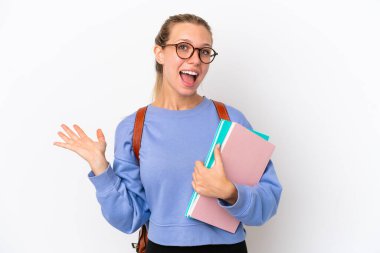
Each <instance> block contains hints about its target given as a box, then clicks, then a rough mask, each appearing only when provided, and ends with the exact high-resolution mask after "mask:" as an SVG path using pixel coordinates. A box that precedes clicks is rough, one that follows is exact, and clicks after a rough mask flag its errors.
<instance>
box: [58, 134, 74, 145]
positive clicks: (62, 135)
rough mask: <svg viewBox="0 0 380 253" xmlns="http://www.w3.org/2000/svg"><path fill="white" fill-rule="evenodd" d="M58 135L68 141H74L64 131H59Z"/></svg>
mask: <svg viewBox="0 0 380 253" xmlns="http://www.w3.org/2000/svg"><path fill="white" fill-rule="evenodd" d="M58 135H59V137H61V138H62V140H64V141H65V142H66V143H72V142H73V140H72V139H70V138H69V137H67V136H66V135H65V134H64V133H62V132H58Z"/></svg>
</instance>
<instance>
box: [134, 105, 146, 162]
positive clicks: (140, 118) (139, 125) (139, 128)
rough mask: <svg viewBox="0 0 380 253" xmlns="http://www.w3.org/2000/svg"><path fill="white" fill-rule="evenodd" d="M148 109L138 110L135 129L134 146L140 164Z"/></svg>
mask: <svg viewBox="0 0 380 253" xmlns="http://www.w3.org/2000/svg"><path fill="white" fill-rule="evenodd" d="M147 108H148V106H144V107H141V108H140V109H138V110H137V113H136V119H135V125H134V128H133V137H132V146H133V152H134V153H135V156H136V158H137V161H138V162H140V146H141V137H142V132H143V128H144V121H145V114H146V109H147Z"/></svg>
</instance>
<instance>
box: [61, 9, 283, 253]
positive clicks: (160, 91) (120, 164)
mask: <svg viewBox="0 0 380 253" xmlns="http://www.w3.org/2000/svg"><path fill="white" fill-rule="evenodd" d="M212 44H213V41H212V33H211V29H210V27H209V25H208V24H207V22H206V21H205V20H203V19H202V18H200V17H197V16H195V15H191V14H182V15H175V16H171V17H169V19H167V20H166V21H165V23H164V24H163V25H162V27H161V30H160V31H159V33H158V35H157V37H156V39H155V46H154V54H155V58H156V72H157V80H156V86H155V89H154V91H155V93H154V95H155V96H154V101H153V102H152V103H151V104H149V105H148V108H147V111H146V116H145V123H144V128H143V137H142V141H141V149H140V152H139V156H140V162H138V161H137V159H136V157H135V154H134V153H133V150H132V133H133V127H134V121H135V117H136V112H134V113H132V114H131V115H129V116H127V117H125V118H124V119H123V120H122V121H121V122H120V123H119V124H118V126H117V128H116V133H115V149H114V151H115V157H114V161H113V165H112V166H111V164H109V163H108V162H107V160H106V158H105V149H106V141H105V137H104V135H103V133H102V131H101V130H100V129H98V131H97V138H98V141H97V142H96V141H93V140H91V139H90V138H89V137H88V136H87V135H86V134H85V132H84V131H83V130H82V129H81V128H80V127H79V126H78V125H74V126H73V128H74V130H75V131H76V132H74V131H73V130H71V129H70V128H69V127H67V126H66V125H64V124H62V128H63V129H64V130H65V132H66V134H65V133H63V132H58V135H59V136H60V137H61V138H62V139H63V140H64V142H55V145H57V146H60V147H63V148H67V149H69V150H72V151H74V152H76V153H77V154H79V155H80V156H81V157H83V158H84V159H85V160H86V161H88V163H89V165H90V167H91V172H90V173H89V175H88V176H89V180H90V181H91V182H92V183H93V184H94V186H95V188H96V194H97V199H98V201H99V203H100V205H101V207H102V212H103V215H104V217H105V218H106V219H107V221H108V222H109V223H110V224H111V225H113V226H114V227H116V228H117V229H119V230H121V231H123V232H125V233H133V232H135V231H136V230H138V229H139V228H140V227H141V226H142V225H143V224H147V225H148V227H149V233H148V239H149V241H148V246H147V252H148V253H151V252H154V253H159V252H203V251H204V252H247V248H246V244H245V230H244V228H243V224H245V225H252V226H254V225H261V224H263V223H265V222H266V221H267V220H268V219H270V218H271V217H272V216H273V215H274V214H275V213H276V210H277V206H278V203H279V200H280V195H281V191H282V188H281V185H280V183H279V181H278V179H277V176H276V173H275V170H274V167H273V163H272V161H270V162H269V163H268V165H267V167H266V170H265V172H264V175H263V176H262V178H261V180H260V182H259V184H257V185H255V186H247V185H239V184H234V183H232V182H230V181H229V180H228V178H226V176H225V174H224V169H223V163H222V160H221V157H220V151H219V149H218V148H216V149H215V151H214V152H215V157H216V163H215V165H214V167H213V168H212V169H211V170H208V169H206V168H205V167H204V164H203V163H202V161H203V159H204V158H205V156H206V154H207V153H208V149H209V146H210V145H211V142H212V140H213V137H214V133H215V130H216V128H217V126H218V123H219V117H218V115H217V111H216V109H215V107H214V105H213V103H212V101H211V100H210V99H209V98H207V97H206V96H201V95H199V94H198V93H197V89H198V87H199V85H200V84H201V82H202V80H203V78H204V77H205V76H206V74H207V71H208V68H209V66H210V65H209V64H210V63H211V62H212V61H213V60H214V58H215V56H216V55H217V53H216V51H215V50H214V49H212ZM226 108H227V111H228V114H229V116H230V118H231V121H235V122H238V123H240V124H242V125H244V126H245V127H247V128H252V126H251V124H250V123H249V122H248V121H247V119H246V118H245V117H244V115H243V114H242V113H241V112H240V111H239V110H237V109H236V108H234V107H232V106H229V105H226ZM193 190H195V191H197V192H198V193H199V194H201V195H204V196H210V197H215V198H218V199H219V200H218V201H219V204H220V205H221V206H222V207H223V208H225V209H226V210H227V211H228V212H229V213H230V214H231V215H233V216H234V217H236V218H237V219H238V220H239V221H241V223H240V225H239V227H238V229H237V231H236V232H235V233H230V232H226V231H224V230H221V229H219V228H216V227H214V226H211V225H208V224H205V223H203V222H200V221H198V220H194V219H190V218H187V217H185V212H186V209H187V205H188V203H189V200H190V197H191V195H192V192H193Z"/></svg>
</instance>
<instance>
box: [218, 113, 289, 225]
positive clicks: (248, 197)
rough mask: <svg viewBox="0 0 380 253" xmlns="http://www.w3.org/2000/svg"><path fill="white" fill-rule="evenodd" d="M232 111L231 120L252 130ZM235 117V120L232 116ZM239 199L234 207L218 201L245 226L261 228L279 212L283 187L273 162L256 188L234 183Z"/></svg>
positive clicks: (247, 123) (238, 114)
mask: <svg viewBox="0 0 380 253" xmlns="http://www.w3.org/2000/svg"><path fill="white" fill-rule="evenodd" d="M227 108H228V109H230V110H229V113H230V111H232V113H230V114H232V115H231V120H232V121H235V122H238V123H240V124H242V125H243V126H245V127H247V128H250V129H252V126H251V124H250V123H249V122H248V121H247V119H246V118H245V117H244V115H243V114H242V113H240V112H239V111H237V110H236V109H234V108H231V107H227ZM233 115H235V118H233V117H232V116H233ZM234 185H235V187H236V189H237V192H238V199H237V201H236V202H235V203H234V204H233V205H229V204H228V203H227V202H226V201H223V200H221V199H219V200H218V202H219V205H220V206H222V207H223V208H225V209H226V210H227V211H228V212H229V213H230V214H231V215H233V216H234V217H235V218H236V219H238V220H239V221H241V222H242V223H243V224H245V225H250V226H260V225H262V224H264V223H265V222H266V221H268V220H269V219H270V218H271V217H272V216H273V215H275V214H276V212H277V207H278V205H279V202H280V197H281V193H282V186H281V184H280V182H279V180H278V178H277V175H276V172H275V168H274V165H273V162H272V160H269V162H268V165H267V167H266V168H265V171H264V173H263V176H262V177H261V179H260V181H259V183H258V184H256V185H254V186H248V185H242V184H236V183H234Z"/></svg>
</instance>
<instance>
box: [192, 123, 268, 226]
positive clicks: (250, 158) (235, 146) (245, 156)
mask: <svg viewBox="0 0 380 253" xmlns="http://www.w3.org/2000/svg"><path fill="white" fill-rule="evenodd" d="M268 139H269V136H267V135H265V134H262V133H259V132H257V131H254V130H252V129H247V128H245V127H244V126H242V125H240V124H239V123H236V122H231V121H228V120H223V119H222V120H220V122H219V125H218V128H217V131H216V133H215V136H214V140H213V142H212V144H211V147H210V150H209V152H208V155H207V157H206V161H205V162H204V165H205V167H206V168H209V169H210V168H212V166H213V165H214V163H215V160H214V149H215V146H216V144H220V145H221V156H222V161H223V166H224V170H225V173H226V176H227V178H228V179H229V180H230V181H231V182H234V183H238V184H244V185H251V186H253V185H255V184H257V183H258V182H259V181H260V178H261V176H262V174H263V173H264V170H265V168H266V166H267V165H268V162H269V159H270V157H271V155H272V153H273V151H274V148H275V146H274V145H273V144H272V143H270V142H268ZM186 217H188V218H193V219H197V220H200V221H203V222H205V223H208V224H210V225H213V226H215V227H218V228H221V229H223V230H226V231H228V232H231V233H235V232H236V229H237V227H238V226H239V223H240V222H239V221H238V220H237V219H236V218H235V217H233V216H232V215H231V214H229V213H228V211H227V210H225V209H224V208H223V207H221V206H220V205H219V203H218V200H217V199H216V198H209V197H205V196H201V195H199V194H198V193H197V192H195V191H194V192H193V195H192V197H191V199H190V202H189V205H188V208H187V210H186Z"/></svg>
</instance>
